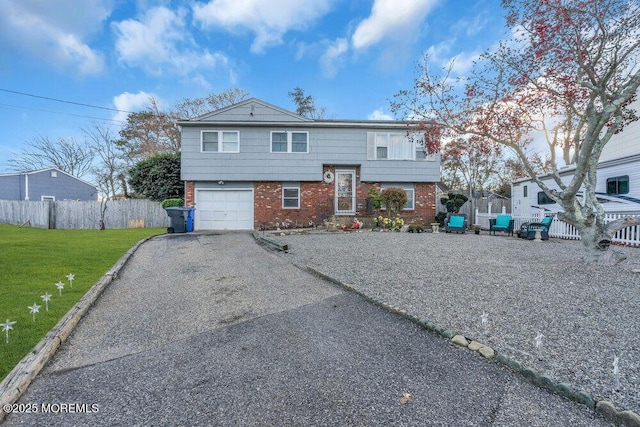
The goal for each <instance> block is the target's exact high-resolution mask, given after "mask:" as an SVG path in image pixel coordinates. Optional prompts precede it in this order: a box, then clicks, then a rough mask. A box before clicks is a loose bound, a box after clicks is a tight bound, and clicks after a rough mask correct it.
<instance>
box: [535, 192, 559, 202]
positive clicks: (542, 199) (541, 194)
mask: <svg viewBox="0 0 640 427" xmlns="http://www.w3.org/2000/svg"><path fill="white" fill-rule="evenodd" d="M555 202H556V201H555V200H553V199H552V198H551V197H549V196H547V193H545V192H544V191H538V204H539V205H552V204H554V203H555Z"/></svg>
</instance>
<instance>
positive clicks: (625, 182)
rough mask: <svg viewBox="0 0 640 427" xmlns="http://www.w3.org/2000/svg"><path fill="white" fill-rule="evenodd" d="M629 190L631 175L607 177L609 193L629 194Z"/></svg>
mask: <svg viewBox="0 0 640 427" xmlns="http://www.w3.org/2000/svg"><path fill="white" fill-rule="evenodd" d="M628 192H629V175H624V176H616V177H613V178H607V194H627V193H628Z"/></svg>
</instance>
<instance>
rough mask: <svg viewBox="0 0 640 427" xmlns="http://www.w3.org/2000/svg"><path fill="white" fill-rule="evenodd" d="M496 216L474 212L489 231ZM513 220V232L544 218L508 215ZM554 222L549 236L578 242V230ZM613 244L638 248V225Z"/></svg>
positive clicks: (621, 233)
mask: <svg viewBox="0 0 640 427" xmlns="http://www.w3.org/2000/svg"><path fill="white" fill-rule="evenodd" d="M497 215H498V214H495V213H482V212H477V211H476V218H477V224H480V225H481V227H482V228H483V229H486V230H488V229H489V218H495V217H496V216H497ZM509 215H511V217H512V218H513V220H514V221H513V222H514V230H519V229H520V226H521V225H522V224H523V223H525V222H540V221H542V218H543V217H544V216H545V215H544V214H532V215H530V216H520V215H514V214H509ZM626 216H629V215H627V214H606V215H605V221H606V222H609V221H614V220H616V219H621V218H624V217H626ZM554 218H555V219H554V220H553V222H552V223H551V227H550V228H549V236H551V237H557V238H560V239H572V240H579V239H580V233H578V230H576V228H575V227H574V226H572V225H570V224H567V223H566V222H563V221H560V220H558V219H557V216H555V215H554ZM612 241H613V242H616V243H620V244H623V245H627V246H640V225H635V226H632V227H627V228H623V229H622V230H620V231H618V232H617V233H616V234H615V235H614V237H613V239H612Z"/></svg>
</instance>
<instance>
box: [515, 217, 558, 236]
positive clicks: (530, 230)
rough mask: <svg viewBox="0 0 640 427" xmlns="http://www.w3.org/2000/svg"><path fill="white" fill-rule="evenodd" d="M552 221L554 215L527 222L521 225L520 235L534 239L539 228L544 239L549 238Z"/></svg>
mask: <svg viewBox="0 0 640 427" xmlns="http://www.w3.org/2000/svg"><path fill="white" fill-rule="evenodd" d="M552 221H553V217H552V216H546V217H544V218H543V219H542V221H540V222H525V223H524V224H522V225H521V226H520V237H521V238H523V239H527V240H533V239H535V236H536V230H538V229H539V230H540V236H541V238H542V240H549V228H550V227H551V222H552Z"/></svg>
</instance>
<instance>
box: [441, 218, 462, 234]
mask: <svg viewBox="0 0 640 427" xmlns="http://www.w3.org/2000/svg"><path fill="white" fill-rule="evenodd" d="M444 231H445V232H446V233H451V232H452V231H455V232H456V233H465V232H466V231H467V218H466V217H465V216H464V215H451V216H449V218H447V223H446V224H445V228H444Z"/></svg>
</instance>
